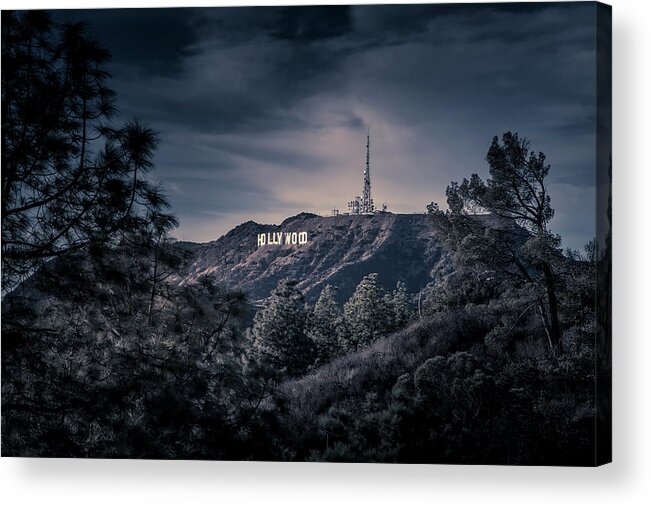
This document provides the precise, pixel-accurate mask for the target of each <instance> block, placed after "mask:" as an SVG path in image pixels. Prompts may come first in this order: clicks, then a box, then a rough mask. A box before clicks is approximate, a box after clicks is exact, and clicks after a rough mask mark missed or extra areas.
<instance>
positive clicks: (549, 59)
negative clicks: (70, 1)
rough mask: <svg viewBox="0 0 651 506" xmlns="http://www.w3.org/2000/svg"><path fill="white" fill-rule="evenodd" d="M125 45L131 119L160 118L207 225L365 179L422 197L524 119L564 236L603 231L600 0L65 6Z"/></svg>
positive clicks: (479, 160)
mask: <svg viewBox="0 0 651 506" xmlns="http://www.w3.org/2000/svg"><path fill="white" fill-rule="evenodd" d="M55 18H56V19H57V20H80V19H85V20H88V21H89V23H90V30H91V32H92V33H93V34H94V35H96V36H97V38H98V39H99V40H100V41H101V43H102V44H103V45H105V46H106V47H107V48H108V49H110V50H111V51H112V53H113V62H112V63H111V65H110V71H111V73H112V75H113V79H112V81H111V85H112V87H113V88H114V89H115V90H116V92H117V93H118V102H117V105H118V107H119V110H120V117H119V118H118V119H119V120H120V121H122V120H127V119H129V118H132V117H138V118H141V119H143V120H144V121H145V122H147V123H148V124H149V125H150V126H151V127H153V128H154V129H155V130H157V131H158V132H159V133H160V140H161V143H160V148H159V150H158V151H157V154H156V158H155V163H156V167H157V168H156V170H155V172H154V174H155V177H157V178H158V179H160V181H161V182H162V183H163V185H164V187H165V188H166V192H167V194H168V196H169V198H170V200H171V202H172V204H173V210H174V212H175V214H176V215H177V216H178V218H179V219H180V221H181V225H180V227H179V228H178V229H177V230H176V231H175V232H174V235H175V236H176V237H178V238H179V239H185V240H193V241H209V240H213V239H216V238H218V237H219V236H220V235H221V234H223V233H225V232H227V231H228V230H229V229H231V228H232V227H234V226H236V225H238V224H239V223H241V222H243V221H247V220H255V221H258V222H261V223H280V222H281V221H282V220H283V219H284V218H286V217H288V216H291V215H294V214H296V213H298V212H301V211H309V212H315V213H318V214H328V213H329V211H330V209H331V207H332V206H333V205H336V206H337V207H338V208H339V209H340V211H345V210H346V203H347V201H348V200H350V199H351V198H352V197H353V196H354V195H356V194H359V193H361V190H362V169H363V165H364V157H365V142H366V139H365V136H366V129H367V128H369V127H370V130H371V174H372V181H373V193H374V195H373V196H374V198H375V202H376V205H379V204H381V203H382V202H387V203H388V205H389V209H390V210H392V211H395V212H423V211H424V210H425V206H426V204H427V203H429V202H430V201H438V202H439V203H441V204H444V203H445V188H446V186H447V184H449V182H450V181H452V180H460V179H462V178H463V177H467V176H470V174H471V173H473V172H477V173H479V174H480V175H481V176H482V177H485V176H487V174H488V166H487V164H486V161H485V155H486V152H487V150H488V147H489V146H490V143H491V139H492V137H493V136H494V135H501V133H503V132H505V131H507V130H511V131H515V132H518V133H519V134H520V135H521V136H525V137H527V138H528V139H529V140H530V141H531V145H532V147H533V148H534V149H535V150H536V151H538V150H542V151H544V152H545V153H546V154H547V157H548V161H549V162H550V163H551V165H552V168H551V172H550V179H549V181H550V192H551V196H552V206H553V207H554V208H555V209H556V216H555V218H554V221H553V223H552V228H553V231H554V232H556V233H560V234H561V235H562V236H563V239H564V246H570V247H575V248H581V247H582V246H583V244H585V242H587V241H588V240H589V239H590V238H592V237H593V236H594V235H595V234H594V226H595V225H594V214H595V147H596V146H595V142H596V141H595V112H596V111H595V70H596V69H595V10H594V4H591V3H563V4H536V5H531V4H529V5H527V4H493V5H488V4H483V5H457V6H451V5H431V6H427V5H415V6H404V5H399V6H371V7H368V6H353V7H299V8H296V7H273V8H213V9H138V10H95V11H58V12H56V14H55Z"/></svg>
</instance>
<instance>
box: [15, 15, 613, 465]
mask: <svg viewBox="0 0 651 506" xmlns="http://www.w3.org/2000/svg"><path fill="white" fill-rule="evenodd" d="M2 21H3V30H2V37H3V40H2V55H3V75H2V79H3V83H2V93H3V95H2V104H3V105H2V107H3V109H2V120H3V129H2V132H3V133H2V135H3V150H2V153H3V154H2V157H3V159H2V165H3V170H2V182H3V189H2V191H3V194H2V197H3V199H2V200H3V202H2V205H3V209H2V252H3V255H2V270H3V277H2V279H3V293H4V297H3V300H2V335H3V344H2V452H3V455H26V456H27V455H29V456H78V457H79V456H84V457H149V458H186V459H196V458H204V459H267V460H268V459H275V460H327V461H379V462H449V463H500V464H565V465H574V464H577V465H578V464H591V463H593V459H594V444H595V439H594V438H595V433H594V425H595V409H596V408H595V398H594V386H595V377H594V370H595V349H594V336H595V331H596V314H595V307H596V301H595V279H596V277H597V275H598V274H599V276H601V277H602V278H603V279H604V280H606V279H607V280H609V279H610V270H609V264H607V262H606V261H605V259H606V258H607V255H609V250H610V246H609V243H608V246H607V247H608V250H607V251H606V252H605V253H604V252H603V251H599V248H598V247H596V246H595V243H594V242H592V243H590V244H589V245H588V246H587V247H586V251H585V253H579V252H575V251H572V252H562V251H561V249H560V244H561V239H560V237H558V236H556V235H554V234H553V233H552V232H551V231H550V229H549V224H550V219H551V217H552V216H553V208H552V207H551V196H550V195H549V193H548V191H547V186H546V177H547V175H548V173H549V170H550V167H549V165H548V164H546V159H545V156H544V154H543V153H537V154H536V153H532V152H530V150H529V144H528V142H527V141H526V140H525V139H521V138H520V137H518V135H517V134H511V133H507V134H505V135H504V136H503V137H502V140H501V142H500V140H499V139H497V138H495V139H494V140H493V143H492V145H491V146H490V149H489V151H488V155H487V162H488V165H489V178H488V179H487V180H486V181H482V180H481V179H480V178H479V177H478V176H477V175H473V176H471V178H470V179H469V180H463V181H462V183H461V184H457V183H452V184H451V185H450V186H449V187H448V190H447V196H448V208H449V210H448V211H446V212H443V211H441V210H440V208H439V207H438V205H435V204H431V205H430V206H428V209H429V211H430V214H431V226H432V227H434V228H435V230H436V232H437V240H439V241H441V242H442V243H443V244H444V246H445V249H446V251H447V252H448V253H447V255H448V256H447V259H446V262H447V263H446V262H443V263H442V264H446V265H447V268H446V269H444V270H442V271H441V272H438V273H437V276H436V279H437V280H438V281H437V283H435V284H432V285H431V286H429V287H428V289H427V290H426V291H425V297H424V298H425V302H424V304H423V307H422V308H421V307H420V304H419V305H418V308H419V309H418V312H416V311H414V306H415V300H414V299H417V298H418V297H417V296H416V295H415V294H409V293H407V290H406V288H405V285H404V284H403V283H401V282H399V283H398V284H397V286H396V287H395V289H394V290H390V291H386V290H384V289H383V288H382V287H381V286H380V284H379V282H378V275H377V274H376V273H369V274H368V275H366V276H365V277H364V278H363V279H362V280H361V282H360V283H359V284H358V286H357V288H356V290H355V292H354V293H353V294H352V296H351V297H350V298H349V300H348V301H346V302H345V303H344V304H343V305H342V304H339V303H338V302H337V296H336V291H337V288H336V287H334V286H330V285H326V286H325V287H324V288H323V290H322V292H321V295H320V297H319V298H318V300H317V302H316V303H315V304H314V305H313V306H311V305H308V304H306V302H305V300H304V297H303V294H302V293H301V291H300V289H299V288H298V284H297V280H280V281H279V282H278V286H277V287H276V289H275V290H274V291H273V293H272V295H271V297H270V298H269V299H268V300H266V301H265V302H264V305H263V307H255V306H253V305H252V304H250V303H249V302H248V301H247V297H246V294H244V293H241V292H238V291H233V290H227V289H225V288H223V287H220V286H217V285H216V284H215V283H214V281H213V280H211V279H210V278H208V277H203V278H201V279H199V281H198V282H197V283H192V284H181V283H179V282H178V278H177V277H176V275H177V273H178V272H179V270H180V269H183V266H184V265H185V263H186V261H187V260H188V258H187V257H188V255H189V253H188V252H187V250H186V249H184V248H183V246H182V245H179V244H176V243H175V242H174V241H173V240H172V239H171V238H170V235H169V234H170V232H171V230H172V229H173V227H174V226H175V224H176V220H175V218H174V216H173V215H172V214H170V213H169V209H168V208H169V205H168V203H167V201H166V199H165V197H164V195H162V194H161V192H160V190H159V189H158V188H157V187H155V186H154V185H152V184H151V182H150V181H149V180H148V179H146V178H145V177H144V174H145V172H147V171H148V170H150V169H152V168H153V163H152V159H153V153H154V149H155V147H156V136H155V134H154V132H152V131H151V130H150V129H148V128H147V127H145V126H144V125H142V124H140V123H136V122H130V123H127V124H126V125H123V126H117V127H116V126H112V125H111V124H110V123H109V120H110V119H111V118H112V115H113V113H114V104H113V98H114V97H113V93H112V92H111V90H110V89H109V88H108V87H107V81H108V78H109V76H108V74H107V72H106V70H105V67H104V66H105V63H106V62H107V60H108V57H109V55H108V52H107V51H105V50H104V49H102V48H101V47H100V46H99V45H98V44H97V43H96V42H94V41H93V39H92V38H91V37H90V36H89V35H88V34H87V32H86V30H85V27H83V26H81V25H72V26H63V27H59V26H55V25H53V24H52V23H51V22H50V20H49V19H48V18H47V16H45V15H43V14H42V13H37V12H32V13H27V14H14V13H3V18H2ZM34 147H37V149H34ZM609 238H610V236H608V240H609ZM419 295H420V294H419ZM600 304H602V305H603V304H607V301H606V302H603V301H601V302H600ZM604 307H605V306H604ZM600 324H602V325H605V326H607V325H609V322H605V321H602V322H600Z"/></svg>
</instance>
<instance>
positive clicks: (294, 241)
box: [292, 232, 298, 244]
mask: <svg viewBox="0 0 651 506" xmlns="http://www.w3.org/2000/svg"><path fill="white" fill-rule="evenodd" d="M297 241H298V234H297V233H296V232H292V244H296V242H297Z"/></svg>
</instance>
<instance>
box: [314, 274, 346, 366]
mask: <svg viewBox="0 0 651 506" xmlns="http://www.w3.org/2000/svg"><path fill="white" fill-rule="evenodd" d="M335 295H336V288H334V287H333V286H331V285H326V287H325V288H324V289H323V290H322V291H321V295H320V296H319V300H318V301H317V303H316V304H315V306H314V310H313V311H312V314H311V316H310V322H309V328H308V332H307V333H308V336H309V337H310V339H311V340H312V341H313V342H314V344H315V346H316V352H317V358H318V359H319V362H320V363H324V362H327V361H328V360H329V359H331V358H332V357H334V356H336V355H337V354H339V352H340V351H341V344H340V342H339V335H340V333H341V332H342V326H343V313H342V311H341V308H340V307H339V304H337V300H336V297H335Z"/></svg>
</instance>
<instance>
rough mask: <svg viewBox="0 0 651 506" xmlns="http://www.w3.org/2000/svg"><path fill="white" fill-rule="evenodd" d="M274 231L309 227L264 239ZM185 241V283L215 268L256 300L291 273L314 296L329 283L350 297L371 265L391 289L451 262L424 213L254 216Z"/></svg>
mask: <svg viewBox="0 0 651 506" xmlns="http://www.w3.org/2000/svg"><path fill="white" fill-rule="evenodd" d="M274 232H276V233H278V232H283V239H284V233H285V232H307V234H308V240H307V243H306V244H281V245H278V244H267V245H265V246H258V234H267V233H271V234H273V233H274ZM271 237H272V238H273V237H274V236H273V235H271ZM276 237H277V236H276ZM183 246H184V247H185V248H187V249H189V250H190V251H191V252H192V260H191V262H190V264H189V266H188V268H187V269H186V270H185V271H184V272H183V273H182V279H181V283H190V282H193V281H195V280H196V279H197V278H198V277H199V276H201V275H204V274H210V275H213V276H214V277H215V278H216V279H217V281H218V282H220V283H222V284H224V285H225V286H228V287H231V288H240V289H243V290H245V291H247V292H248V293H249V296H250V298H251V300H254V301H255V300H261V299H264V298H266V297H268V296H269V294H270V292H271V290H272V289H273V288H274V287H275V286H276V284H277V283H278V281H279V280H281V279H283V278H291V279H294V280H296V281H298V286H299V288H300V289H301V290H302V291H303V293H304V294H305V296H306V298H307V300H308V301H311V302H313V301H314V300H316V298H318V296H319V293H320V291H321V289H322V288H323V287H324V286H325V285H326V284H332V285H335V286H337V287H338V289H339V292H338V295H339V298H340V299H341V300H346V299H347V298H348V297H349V296H350V295H351V294H352V292H353V291H354V289H355V287H356V286H357V284H358V283H359V281H360V280H361V279H362V277H364V276H365V275H367V274H369V273H371V272H377V273H378V274H379V281H380V283H381V284H382V286H383V287H384V288H385V289H392V288H394V287H395V285H396V282H397V281H399V280H400V281H404V282H405V283H406V284H407V288H408V290H409V291H410V292H411V293H418V291H419V290H421V289H422V288H423V287H425V286H426V285H427V284H428V283H429V282H431V281H432V272H433V271H435V272H438V271H439V270H440V268H441V267H443V266H444V265H445V264H447V256H446V255H445V254H444V250H443V246H442V244H441V243H440V241H439V240H438V239H437V236H436V232H435V231H434V229H433V227H432V224H431V222H430V219H429V218H428V217H427V216H426V215H424V214H392V213H384V214H376V215H368V216H366V215H359V216H346V215H343V216H335V217H322V216H317V215H313V214H305V213H302V214H299V215H297V216H293V217H291V218H288V219H286V220H285V221H284V222H283V223H281V224H280V225H261V224H258V223H254V222H252V221H248V222H246V223H243V224H242V225H239V226H237V227H236V228H234V229H233V230H231V231H230V232H228V233H227V234H226V235H224V236H222V237H220V238H219V239H217V240H216V241H212V242H209V243H204V244H188V243H184V245H183Z"/></svg>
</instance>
